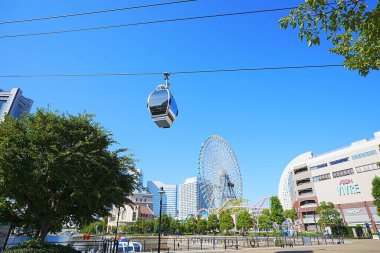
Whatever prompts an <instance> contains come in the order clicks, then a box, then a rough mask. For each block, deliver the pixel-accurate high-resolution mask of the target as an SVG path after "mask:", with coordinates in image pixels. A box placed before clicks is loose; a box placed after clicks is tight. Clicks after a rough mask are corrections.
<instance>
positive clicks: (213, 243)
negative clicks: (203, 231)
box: [212, 237, 215, 249]
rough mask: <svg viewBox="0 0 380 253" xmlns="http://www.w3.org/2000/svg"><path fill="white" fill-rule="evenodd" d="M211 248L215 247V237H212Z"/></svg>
mask: <svg viewBox="0 0 380 253" xmlns="http://www.w3.org/2000/svg"><path fill="white" fill-rule="evenodd" d="M212 248H213V249H215V237H213V238H212Z"/></svg>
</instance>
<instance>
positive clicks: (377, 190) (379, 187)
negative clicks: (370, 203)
mask: <svg viewBox="0 0 380 253" xmlns="http://www.w3.org/2000/svg"><path fill="white" fill-rule="evenodd" d="M372 196H373V198H374V200H375V201H374V202H375V205H376V208H377V214H378V215H380V177H377V176H376V177H375V178H374V179H373V180H372Z"/></svg>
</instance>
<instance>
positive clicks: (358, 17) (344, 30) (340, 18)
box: [279, 0, 380, 76]
mask: <svg viewBox="0 0 380 253" xmlns="http://www.w3.org/2000/svg"><path fill="white" fill-rule="evenodd" d="M279 23H280V26H281V28H283V29H286V28H288V27H289V26H291V27H292V28H293V29H294V28H296V27H298V28H299V38H300V40H301V41H302V40H303V38H305V39H306V40H307V43H308V46H309V47H310V46H312V45H319V44H320V37H321V33H325V35H326V36H327V40H331V42H332V45H333V46H332V48H330V49H329V51H330V52H332V53H334V54H337V55H341V56H343V57H344V62H343V65H344V66H345V67H347V68H348V69H350V70H358V71H359V73H360V74H361V75H364V76H365V75H367V74H368V73H369V72H370V71H371V70H379V68H380V2H378V3H377V6H376V7H375V8H374V9H373V10H368V6H367V5H366V1H365V0H332V1H329V0H306V1H305V3H302V4H300V5H299V6H298V8H296V9H294V10H291V11H290V14H289V15H288V16H286V17H284V18H282V19H280V20H279Z"/></svg>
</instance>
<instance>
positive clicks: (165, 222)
mask: <svg viewBox="0 0 380 253" xmlns="http://www.w3.org/2000/svg"><path fill="white" fill-rule="evenodd" d="M171 219H172V218H171V217H169V215H167V214H163V215H162V216H161V233H163V234H169V233H170V221H171ZM159 223H160V219H159V218H157V219H156V220H155V223H154V231H155V232H156V233H158V228H159Z"/></svg>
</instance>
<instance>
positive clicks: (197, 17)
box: [0, 7, 296, 39]
mask: <svg viewBox="0 0 380 253" xmlns="http://www.w3.org/2000/svg"><path fill="white" fill-rule="evenodd" d="M294 8H296V7H285V8H276V9H267V10H253V11H244V12H231V13H222V14H213V15H205V16H194V17H184V18H174V19H161V20H153V21H144V22H136V23H128V24H119V25H109V26H97V27H84V28H77V29H69V30H58V31H50V32H37V33H24V34H11V35H2V36H0V39H7V38H18V37H32V36H42V35H54V34H62V33H72V32H84V31H94V30H103V29H113V28H125V27H130V26H142V25H152V24H160V23H171V22H179V21H190V20H200V19H211V18H220V17H231V16H241V15H249V14H258V13H266V12H277V11H285V10H291V9H294Z"/></svg>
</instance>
